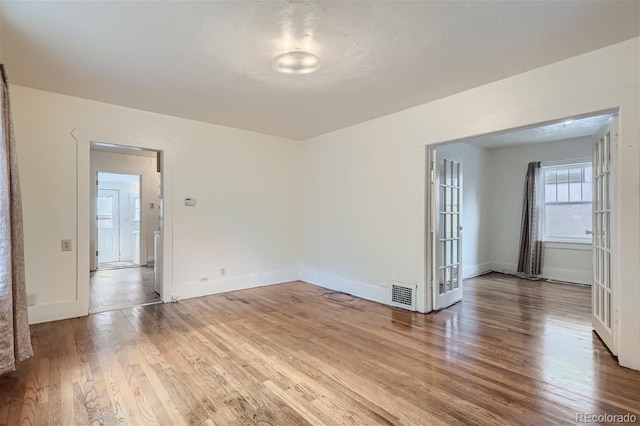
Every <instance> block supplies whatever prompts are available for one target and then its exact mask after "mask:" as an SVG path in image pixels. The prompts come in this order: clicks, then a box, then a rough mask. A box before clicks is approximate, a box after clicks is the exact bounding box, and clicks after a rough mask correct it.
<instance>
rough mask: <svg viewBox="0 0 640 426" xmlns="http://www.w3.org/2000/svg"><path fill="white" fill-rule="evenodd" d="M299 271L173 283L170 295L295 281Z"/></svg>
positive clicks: (189, 295) (181, 296) (203, 293)
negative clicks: (202, 281) (204, 281)
mask: <svg viewBox="0 0 640 426" xmlns="http://www.w3.org/2000/svg"><path fill="white" fill-rule="evenodd" d="M298 279H299V271H298V270H297V269H286V270H282V271H273V272H263V273H257V274H248V275H242V276H237V277H226V278H220V279H217V280H212V281H209V282H206V283H200V282H193V283H181V284H175V283H174V285H173V293H172V296H175V297H177V298H178V300H179V299H190V298H192V297H201V296H209V295H211V294H218V293H226V292H228V291H236V290H245V289H248V288H255V287H263V286H267V285H272V284H281V283H285V282H291V281H297V280H298Z"/></svg>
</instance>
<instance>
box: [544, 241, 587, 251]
mask: <svg viewBox="0 0 640 426" xmlns="http://www.w3.org/2000/svg"><path fill="white" fill-rule="evenodd" d="M543 246H544V248H545V249H551V250H580V251H591V249H592V247H591V241H589V242H582V241H549V240H548V241H544V242H543Z"/></svg>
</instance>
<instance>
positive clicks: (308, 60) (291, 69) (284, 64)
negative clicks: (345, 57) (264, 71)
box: [271, 50, 320, 74]
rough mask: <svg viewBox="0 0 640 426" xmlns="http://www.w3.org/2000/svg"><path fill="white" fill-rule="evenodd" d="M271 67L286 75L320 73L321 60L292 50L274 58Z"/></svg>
mask: <svg viewBox="0 0 640 426" xmlns="http://www.w3.org/2000/svg"><path fill="white" fill-rule="evenodd" d="M271 65H272V66H273V69H274V70H276V71H278V72H281V73H284V74H309V73H312V72H314V71H318V69H319V68H320V58H319V57H318V56H317V55H314V54H313V53H310V52H305V51H304V50H290V51H288V52H284V53H281V54H279V55H278V56H276V57H275V58H273V62H272V64H271Z"/></svg>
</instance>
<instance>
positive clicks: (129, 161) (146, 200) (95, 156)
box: [89, 150, 160, 270]
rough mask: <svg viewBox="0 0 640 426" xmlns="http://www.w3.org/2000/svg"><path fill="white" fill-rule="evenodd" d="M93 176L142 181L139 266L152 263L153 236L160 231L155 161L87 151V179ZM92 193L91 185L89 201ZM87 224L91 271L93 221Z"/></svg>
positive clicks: (92, 266)
mask: <svg viewBox="0 0 640 426" xmlns="http://www.w3.org/2000/svg"><path fill="white" fill-rule="evenodd" d="M97 172H111V173H125V174H132V175H140V176H141V177H142V188H141V194H140V195H141V201H140V207H141V223H140V236H141V237H140V238H141V240H142V241H143V242H144V243H143V244H141V245H142V247H141V253H140V262H141V264H143V265H146V264H147V262H149V261H153V260H154V253H153V250H154V248H153V232H154V231H157V230H159V229H160V209H159V207H160V205H159V201H160V200H159V196H160V175H159V174H158V172H157V168H156V158H155V157H143V156H140V155H129V154H121V153H114V152H104V151H96V150H91V177H93V176H96V173H97ZM91 177H90V178H91ZM91 179H92V180H93V178H91ZM94 190H95V187H94V185H91V198H90V199H91V200H94V199H95V193H94ZM151 203H153V208H151ZM91 207H92V210H91V217H95V215H96V213H95V210H94V208H95V203H91ZM91 224H92V231H91V240H90V246H89V253H90V257H89V259H90V261H91V263H90V265H91V270H94V269H95V268H96V265H95V256H93V255H91V253H93V254H95V251H96V241H95V236H96V229H95V226H94V225H95V221H91Z"/></svg>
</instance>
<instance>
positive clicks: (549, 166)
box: [539, 158, 593, 244]
mask: <svg viewBox="0 0 640 426" xmlns="http://www.w3.org/2000/svg"><path fill="white" fill-rule="evenodd" d="M587 166H588V167H591V170H592V172H591V182H590V184H591V186H592V190H591V201H584V200H581V201H550V202H548V201H547V200H546V188H545V186H546V181H545V172H546V171H548V170H556V171H557V170H567V171H568V172H567V173H570V172H569V170H571V169H577V168H581V169H584V168H585V167H587ZM583 173H584V171H583ZM583 179H584V177H583ZM540 182H541V185H540V191H539V193H540V200H541V201H540V221H541V223H540V227H541V230H542V232H541V233H540V234H541V236H542V241H543V242H549V243H568V244H592V237H591V235H586V234H585V235H584V236H583V237H567V236H562V237H559V236H549V235H547V229H546V226H547V221H546V212H547V205H587V204H588V205H590V206H591V209H590V210H591V215H590V216H591V223H592V226H593V160H592V159H591V158H578V159H572V160H564V161H555V162H546V163H543V164H542V167H540ZM567 183H571V181H570V179H569V180H568V182H567ZM581 183H584V181H581ZM557 185H558V182H557V180H556V200H557V197H558V192H557ZM569 191H570V189H569ZM567 196H568V198H569V199H570V198H571V193H570V192H569V193H568V194H567ZM580 198H581V199H582V198H584V194H583V193H582V189H581V196H580Z"/></svg>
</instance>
